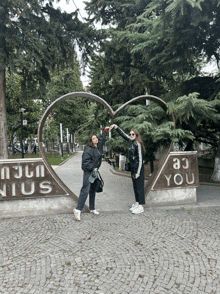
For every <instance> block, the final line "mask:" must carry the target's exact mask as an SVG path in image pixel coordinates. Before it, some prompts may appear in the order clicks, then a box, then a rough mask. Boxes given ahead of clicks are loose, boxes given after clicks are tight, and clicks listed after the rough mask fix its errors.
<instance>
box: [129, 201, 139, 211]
mask: <svg viewBox="0 0 220 294" xmlns="http://www.w3.org/2000/svg"><path fill="white" fill-rule="evenodd" d="M138 206H139V203H138V202H135V203H134V204H132V206H131V208H130V209H129V210H130V211H133V210H134V209H136V208H137V207H138Z"/></svg>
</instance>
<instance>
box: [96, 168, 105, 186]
mask: <svg viewBox="0 0 220 294" xmlns="http://www.w3.org/2000/svg"><path fill="white" fill-rule="evenodd" d="M97 175H98V178H99V180H100V181H101V183H102V186H104V181H103V179H102V177H101V175H100V172H99V171H97Z"/></svg>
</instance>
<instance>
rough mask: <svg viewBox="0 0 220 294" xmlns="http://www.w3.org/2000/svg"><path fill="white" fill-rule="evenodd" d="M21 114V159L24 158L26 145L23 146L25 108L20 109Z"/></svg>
mask: <svg viewBox="0 0 220 294" xmlns="http://www.w3.org/2000/svg"><path fill="white" fill-rule="evenodd" d="M19 112H20V113H21V157H22V158H24V145H23V112H25V108H19Z"/></svg>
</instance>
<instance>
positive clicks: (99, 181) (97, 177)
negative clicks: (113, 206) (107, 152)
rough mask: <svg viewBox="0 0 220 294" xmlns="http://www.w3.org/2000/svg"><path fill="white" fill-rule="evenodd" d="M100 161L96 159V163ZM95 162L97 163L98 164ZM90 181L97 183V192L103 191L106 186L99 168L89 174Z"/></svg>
mask: <svg viewBox="0 0 220 294" xmlns="http://www.w3.org/2000/svg"><path fill="white" fill-rule="evenodd" d="M97 162H98V160H97V161H96V163H97ZM96 163H95V165H96ZM89 181H90V183H91V184H93V183H94V184H95V187H96V189H95V191H96V193H100V192H103V187H104V181H103V179H102V177H101V175H100V172H99V171H98V170H93V171H92V172H91V174H90V176H89Z"/></svg>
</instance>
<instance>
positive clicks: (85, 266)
mask: <svg viewBox="0 0 220 294" xmlns="http://www.w3.org/2000/svg"><path fill="white" fill-rule="evenodd" d="M76 159H77V157H75V161H76ZM70 163H71V162H69V163H68V165H69V167H68V169H67V166H68V165H66V169H67V170H66V182H67V181H69V184H70V185H71V184H72V185H73V182H74V188H75V191H74V192H75V193H77V191H79V189H80V186H81V183H82V179H81V178H80V177H81V176H80V175H79V174H78V172H77V168H76V167H75V164H74V166H72V164H70ZM61 167H62V168H61ZM61 167H59V168H58V170H59V169H60V168H61V169H63V168H64V166H61ZM102 169H103V171H102V174H103V177H105V193H106V195H102V194H100V195H98V197H97V207H99V208H100V210H101V214H100V216H98V217H97V216H94V215H90V214H88V213H83V214H82V221H81V222H77V221H75V219H74V217H73V214H63V215H56V216H48V217H26V218H17V219H4V220H1V223H0V293H1V294H15V293H18V294H22V293H35V294H46V293H54V294H68V293H69V294H72V293H78V294H79V293H83V294H84V293H86V294H89V293H91V294H113V293H114V294H127V293H130V294H134V293H137V294H140V293H146V294H157V293H160V294H165V293H167V294H172V293H182V294H203V293H206V294H214V293H215V294H219V293H220V229H219V228H220V206H218V205H217V201H219V200H218V199H216V200H213V201H215V203H216V205H215V206H213V205H212V206H208V205H207V203H206V205H205V204H204V203H203V204H202V202H204V201H203V200H202V199H203V196H204V195H205V193H206V192H205V191H204V189H203V190H202V191H203V192H201V193H199V194H200V195H203V196H201V203H199V205H197V206H190V207H185V206H184V208H183V207H182V208H180V207H166V208H154V209H153V208H148V209H145V212H144V213H143V214H141V215H132V214H131V213H129V212H128V209H127V208H128V207H127V206H128V205H130V204H131V203H132V202H133V194H132V193H131V191H130V186H129V185H130V184H131V183H130V182H131V179H129V178H126V177H120V176H116V175H114V174H112V173H111V172H109V173H107V170H105V171H106V173H105V172H104V169H108V170H109V166H108V165H105V164H104V163H103V166H102ZM60 173H61V172H60ZM67 176H69V178H70V179H71V180H68V179H67V178H68V177H67ZM109 187H110V188H111V190H112V191H114V193H113V194H111V198H110V196H109V194H108V189H109ZM202 187H203V186H200V188H202ZM204 187H206V186H204ZM212 187H214V186H212ZM215 187H218V186H215ZM210 189H211V188H210ZM215 189H216V188H214V190H215ZM212 191H213V190H211V191H210V192H209V193H210V194H209V195H207V197H206V198H208V197H211V194H212V193H211V192H212ZM216 191H218V190H216ZM103 194H104V193H103ZM217 196H218V195H217V194H216V198H217ZM125 197H128V198H127V199H124V198H125ZM122 199H123V201H122ZM107 200H108V201H107ZM107 202H108V203H107ZM209 203H210V204H211V202H210V201H209ZM212 204H213V203H212ZM119 206H120V208H119ZM113 208H114V209H113ZM111 209H112V210H111Z"/></svg>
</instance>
